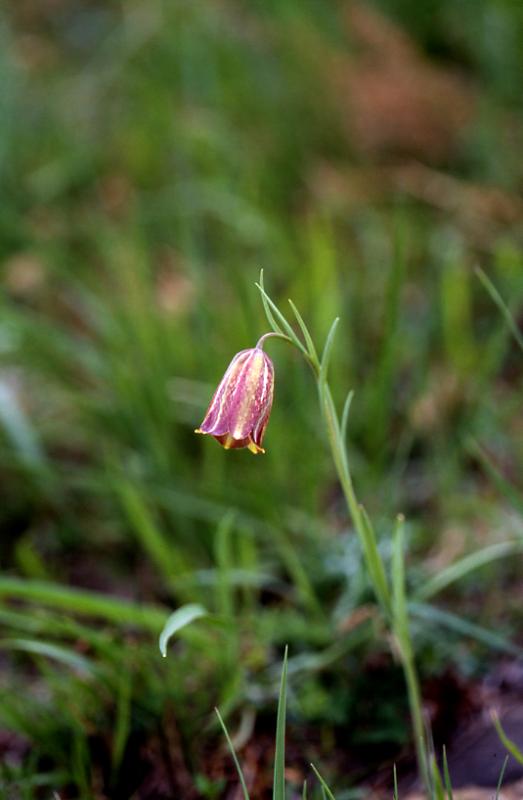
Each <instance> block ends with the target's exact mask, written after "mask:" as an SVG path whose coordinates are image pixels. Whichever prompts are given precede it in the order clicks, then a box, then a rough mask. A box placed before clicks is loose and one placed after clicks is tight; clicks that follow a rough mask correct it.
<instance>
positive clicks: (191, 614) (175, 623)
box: [159, 604, 207, 658]
mask: <svg viewBox="0 0 523 800" xmlns="http://www.w3.org/2000/svg"><path fill="white" fill-rule="evenodd" d="M206 615H207V611H206V610H205V608H203V606H200V605H196V604H190V605H186V606H182V607H181V608H178V609H176V611H174V612H173V613H172V614H171V616H170V617H169V618H168V620H167V622H166V623H165V625H164V628H163V630H162V632H161V634H160V641H159V645H160V652H161V654H162V656H163V657H164V658H166V656H167V644H168V643H169V639H170V638H171V637H172V636H174V634H175V633H178V631H180V630H181V629H182V628H185V626H186V625H189V623H191V622H194V620H195V619H200V617H205V616H206Z"/></svg>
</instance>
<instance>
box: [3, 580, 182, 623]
mask: <svg viewBox="0 0 523 800" xmlns="http://www.w3.org/2000/svg"><path fill="white" fill-rule="evenodd" d="M0 597H17V598H20V599H21V600H26V601H31V602H35V603H41V604H42V605H46V606H51V607H53V608H61V609H65V610H66V611H68V612H69V613H73V614H87V615H89V616H92V617H101V618H102V619H105V620H107V621H108V622H113V623H115V624H118V625H135V626H136V627H139V628H142V629H145V630H150V631H153V632H156V631H158V630H161V628H162V627H163V624H164V621H165V614H166V613H167V609H165V608H162V606H159V605H158V606H155V605H140V604H138V603H132V602H129V601H128V600H122V599H118V598H115V597H109V596H107V595H104V594H102V593H101V592H93V591H90V590H87V589H76V588H73V587H71V586H61V585H60V584H55V583H48V582H46V581H26V580H23V579H22V578H0Z"/></svg>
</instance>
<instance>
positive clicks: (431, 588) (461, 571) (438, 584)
mask: <svg viewBox="0 0 523 800" xmlns="http://www.w3.org/2000/svg"><path fill="white" fill-rule="evenodd" d="M522 552H523V540H520V541H509V542H499V543H497V544H493V545H489V546H488V547H484V548H483V549H482V550H478V551H477V552H476V553H471V554H470V555H468V556H465V557H464V558H461V559H459V561H456V562H454V564H450V566H448V567H446V568H445V569H443V570H441V572H438V574H437V575H435V576H434V577H433V578H430V579H429V580H428V581H425V583H423V585H422V586H420V587H419V589H417V591H416V592H415V598H416V600H428V599H429V598H431V597H434V595H435V594H438V592H441V591H442V590H443V589H446V588H447V587H448V586H450V585H451V584H452V583H455V582H456V581H459V580H461V578H464V577H465V576H466V575H468V574H469V573H470V572H473V571H474V570H476V569H480V568H481V567H483V566H485V565H486V564H490V563H491V562H492V561H494V560H495V559H498V558H506V557H507V556H510V555H514V554H515V553H522Z"/></svg>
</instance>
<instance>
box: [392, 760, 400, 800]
mask: <svg viewBox="0 0 523 800" xmlns="http://www.w3.org/2000/svg"><path fill="white" fill-rule="evenodd" d="M392 769H393V774H394V791H393V793H392V797H393V800H399V797H400V796H399V792H398V771H397V770H396V764H394V767H393V768H392Z"/></svg>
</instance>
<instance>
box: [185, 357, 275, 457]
mask: <svg viewBox="0 0 523 800" xmlns="http://www.w3.org/2000/svg"><path fill="white" fill-rule="evenodd" d="M273 388H274V368H273V365H272V361H271V360H270V358H269V357H268V355H267V354H266V353H265V352H264V351H263V350H262V349H261V347H255V348H252V349H250V350H242V351H241V352H240V353H237V354H236V355H235V356H234V358H233V360H232V361H231V363H230V364H229V366H228V368H227V371H226V372H225V375H224V376H223V378H222V380H221V381H220V384H219V385H218V388H217V389H216V391H215V393H214V395H213V398H212V400H211V403H210V405H209V408H208V409H207V413H206V415H205V418H204V420H203V422H202V424H201V426H200V427H199V428H198V429H197V430H196V433H207V434H209V435H211V436H213V437H214V438H215V439H216V440H217V441H218V442H219V443H220V444H221V445H222V446H223V447H224V448H225V449H226V450H229V449H237V448H241V447H248V448H249V450H251V452H253V453H264V452H265V451H264V450H263V448H262V446H261V442H262V439H263V435H264V432H265V428H266V427H267V422H268V421H269V415H270V412H271V407H272V398H273Z"/></svg>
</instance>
